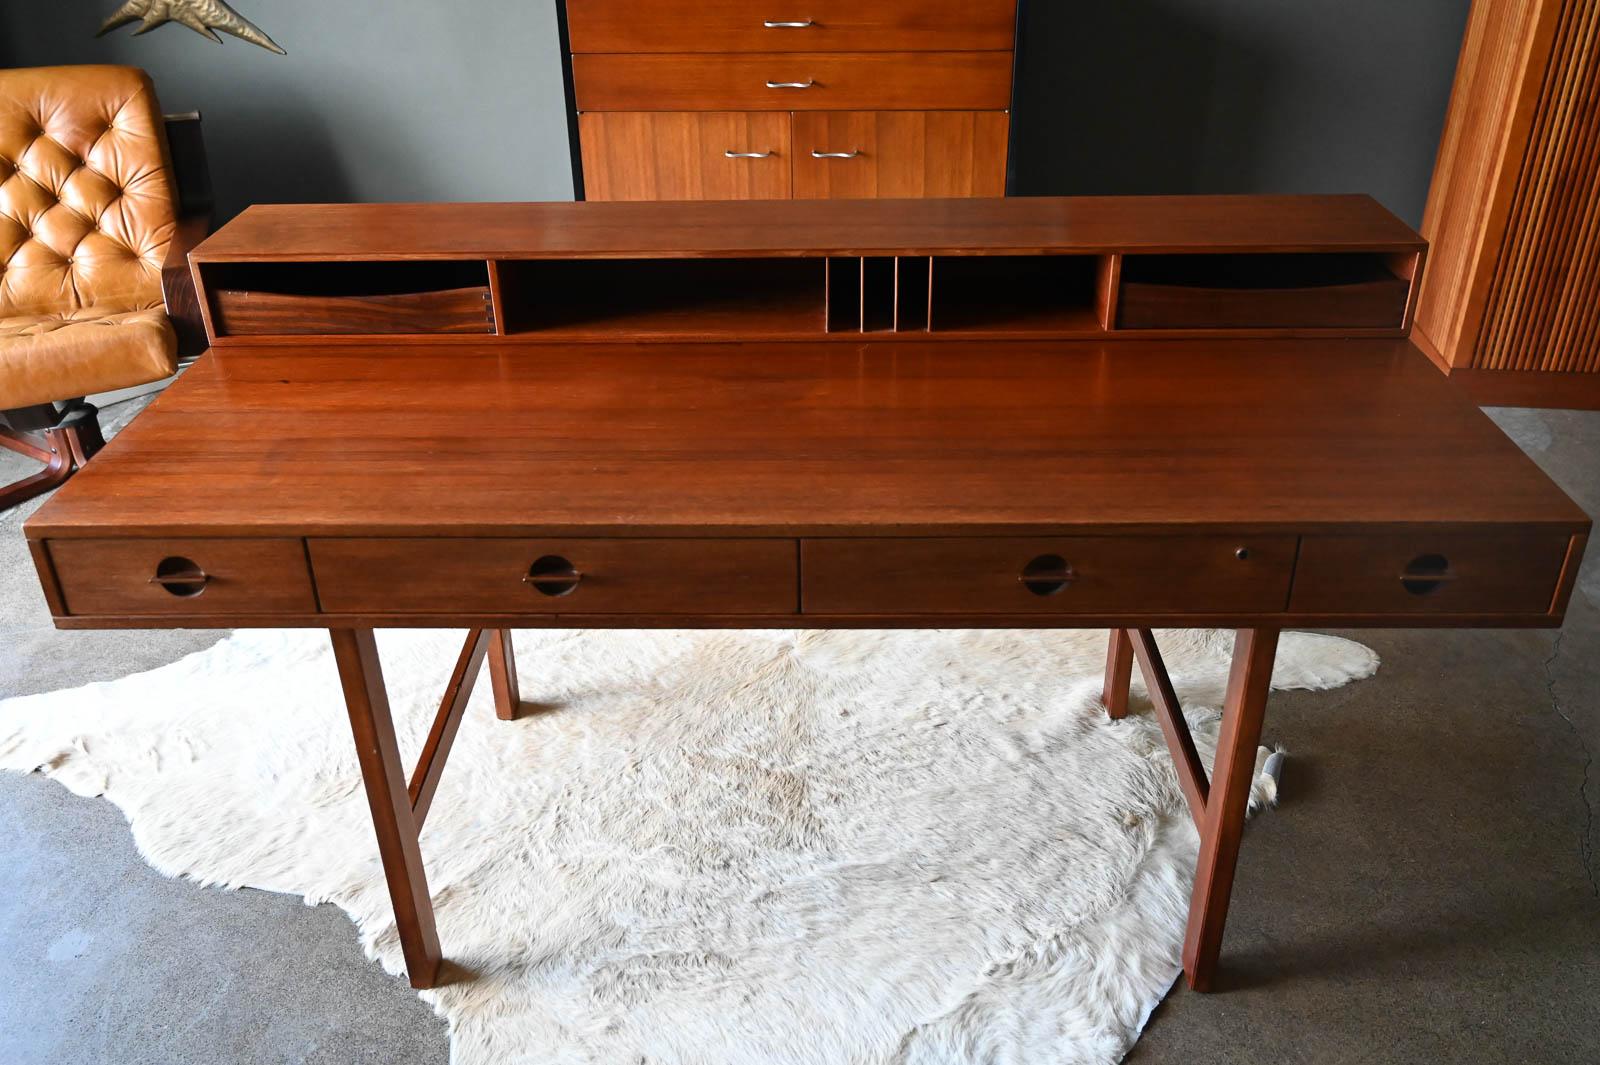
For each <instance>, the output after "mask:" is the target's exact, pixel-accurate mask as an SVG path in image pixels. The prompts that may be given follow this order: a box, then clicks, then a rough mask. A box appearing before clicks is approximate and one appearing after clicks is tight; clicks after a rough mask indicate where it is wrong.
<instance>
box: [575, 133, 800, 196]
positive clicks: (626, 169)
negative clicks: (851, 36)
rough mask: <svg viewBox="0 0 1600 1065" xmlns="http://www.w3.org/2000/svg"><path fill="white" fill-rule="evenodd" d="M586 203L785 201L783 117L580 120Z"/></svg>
mask: <svg viewBox="0 0 1600 1065" xmlns="http://www.w3.org/2000/svg"><path fill="white" fill-rule="evenodd" d="M578 128H579V130H580V131H581V133H582V140H583V170H584V183H585V189H584V191H585V195H587V196H588V198H589V199H591V200H786V199H788V198H789V175H790V131H789V114H788V113H787V112H761V111H747V112H678V111H646V112H613V111H595V112H589V113H586V114H583V115H579V116H578Z"/></svg>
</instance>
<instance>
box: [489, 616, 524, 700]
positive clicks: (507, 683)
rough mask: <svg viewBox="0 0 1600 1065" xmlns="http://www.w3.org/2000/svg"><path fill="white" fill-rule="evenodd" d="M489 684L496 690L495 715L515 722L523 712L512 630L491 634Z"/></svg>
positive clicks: (495, 631)
mask: <svg viewBox="0 0 1600 1065" xmlns="http://www.w3.org/2000/svg"><path fill="white" fill-rule="evenodd" d="M489 684H490V686H491V687H493V688H494V713H495V716H496V717H498V718H499V719H500V720H501V721H515V720H516V719H517V715H518V714H520V713H521V712H522V693H521V691H520V690H519V689H518V688H517V659H516V655H515V654H514V653H513V652H512V650H511V630H510V629H495V630H493V631H492V632H490V633H489Z"/></svg>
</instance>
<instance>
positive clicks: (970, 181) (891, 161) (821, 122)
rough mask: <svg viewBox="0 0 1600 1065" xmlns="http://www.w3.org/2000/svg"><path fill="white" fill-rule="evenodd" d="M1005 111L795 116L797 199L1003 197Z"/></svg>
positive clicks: (813, 113) (1004, 176)
mask: <svg viewBox="0 0 1600 1065" xmlns="http://www.w3.org/2000/svg"><path fill="white" fill-rule="evenodd" d="M1009 119H1010V116H1009V115H1007V114H1006V112H1004V111H836V112H824V111H812V112H796V113H795V115H794V141H793V144H794V149H793V150H794V196H795V198H796V199H833V200H840V199H855V198H873V197H931V196H1004V195H1005V191H1006V137H1007V131H1008V128H1009V125H1010V122H1009Z"/></svg>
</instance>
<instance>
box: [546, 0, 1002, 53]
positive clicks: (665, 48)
mask: <svg viewBox="0 0 1600 1065" xmlns="http://www.w3.org/2000/svg"><path fill="white" fill-rule="evenodd" d="M1016 19H1017V4H1016V0H870V2H864V0H806V2H805V3H798V2H796V0H771V3H764V4H752V3H750V0H650V2H649V3H640V2H639V0H567V26H568V32H569V34H570V36H571V44H572V50H573V51H574V52H778V51H809V52H828V51H832V52H886V51H887V52H895V51H907V52H909V51H953V50H961V51H980V50H984V51H990V50H996V51H1003V50H1006V49H1009V48H1011V46H1012V43H1013V41H1014V39H1015V36H1016ZM768 23H772V25H768ZM796 24H798V25H796Z"/></svg>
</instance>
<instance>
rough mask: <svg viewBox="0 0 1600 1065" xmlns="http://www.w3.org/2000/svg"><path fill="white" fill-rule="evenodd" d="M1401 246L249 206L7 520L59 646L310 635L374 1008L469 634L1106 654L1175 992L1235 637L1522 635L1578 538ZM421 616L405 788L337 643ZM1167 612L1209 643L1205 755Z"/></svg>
mask: <svg viewBox="0 0 1600 1065" xmlns="http://www.w3.org/2000/svg"><path fill="white" fill-rule="evenodd" d="M1423 254H1424V248H1423V246H1422V243H1421V242H1420V240H1419V239H1418V238H1417V237H1416V236H1415V234H1413V233H1411V232H1410V230H1408V229H1406V228H1405V227H1404V226H1403V225H1401V224H1400V223H1399V222H1397V221H1396V220H1394V219H1393V218H1392V217H1391V216H1389V215H1388V214H1387V213H1385V212H1383V211H1382V210H1381V209H1380V208H1378V207H1377V206H1376V205H1375V204H1374V203H1372V201H1370V200H1368V199H1365V198H1363V197H1314V198H1251V199H1212V198H1204V199H1140V200H1006V201H949V202H940V201H914V202H906V203H900V202H883V201H878V202H868V203H845V202H839V203H823V204H804V203H793V204H790V203H783V204H778V203H771V204H750V203H744V204H695V205H679V204H577V205H568V204H551V205H476V206H469V205H437V206H398V207H386V206H365V207H273V208H252V209H251V210H249V211H247V212H245V214H243V215H242V216H241V217H240V218H239V219H237V220H236V221H234V222H233V223H231V224H230V225H228V226H227V227H225V228H224V229H223V230H222V231H221V232H220V233H219V234H217V235H216V236H214V237H213V238H211V240H209V241H207V242H206V243H205V244H204V245H202V246H201V248H200V249H199V250H198V251H197V252H196V253H195V255H194V259H193V262H194V269H195V271H196V274H197V276H198V279H199V282H200V291H201V292H202V293H203V297H204V305H205V310H206V313H207V314H208V315H209V320H210V328H211V333H212V340H213V348H212V351H211V352H210V353H209V354H208V355H207V356H205V357H204V358H203V359H202V360H201V361H200V362H198V363H197V364H196V365H195V366H194V367H193V369H191V370H190V371H189V372H188V373H186V374H185V375H184V377H183V378H182V379H181V380H179V381H178V382H177V383H176V384H175V385H174V386H173V387H172V388H170V389H169V390H168V391H167V392H166V394H165V395H163V396H162V397H161V398H160V399H159V400H158V401H157V402H156V403H155V404H154V405H153V406H152V407H151V408H150V409H149V410H148V411H147V412H145V413H144V414H143V415H141V416H140V417H139V418H138V419H137V421H136V422H135V423H134V424H133V425H131V426H130V427H129V428H128V429H126V430H125V431H124V432H122V433H121V434H120V435H118V436H117V438H116V439H115V440H113V441H112V443H111V444H110V445H109V446H108V447H107V448H106V450H105V451H104V452H102V453H101V454H100V455H99V456H98V457H96V459H95V460H94V462H93V463H91V464H90V465H89V466H88V468H87V469H86V470H85V471H84V472H82V473H81V474H79V475H78V476H77V477H76V478H74V479H73V480H72V481H71V482H69V483H68V484H67V485H66V486H65V487H64V488H62V489H61V490H60V491H59V492H57V493H56V495H55V497H54V498H53V499H52V500H51V501H50V502H49V503H48V504H47V505H46V506H45V507H44V508H43V509H42V510H41V511H39V513H38V514H36V515H35V516H34V517H33V518H32V519H31V520H30V521H29V522H28V523H27V526H26V532H27V536H28V537H29V540H30V546H31V548H32V550H33V554H34V558H35V560H36V562H37V564H38V568H39V575H40V578H41V580H42V582H43V586H44V590H45V594H46V596H47V598H48V600H49V603H50V606H51V609H52V612H53V613H54V615H55V617H56V620H57V624H59V625H60V626H62V627H64V628H94V627H113V626H126V627H191V626H193V627H239V626H283V625H295V626H316V627H325V628H327V629H329V630H330V632H331V635H332V640H333V644H334V648H335V651H336V657H337V659H338V662H339V668H340V670H341V675H342V677H343V683H344V690H345V695H346V700H347V704H348V710H349V713H350V719H351V723H352V727H353V730H354V735H355V740H356V745H357V749H358V753H359V755H360V761H361V766H362V771H363V774H364V777H365V780H366V786H367V793H368V797H369V799H370V802H371V807H372V813H373V819H374V823H375V825H376V829H377V836H378V844H379V848H380V850H381V852H382V856H383V861H384V867H385V870H386V873H387V876H388V882H389V887H390V891H391V893H392V896H393V900H394V905H395V913H396V918H397V922H398V926H399V929H400V933H401V939H402V942H403V944H404V949H405V957H406V961H407V965H408V968H409V973H410V978H411V981H412V983H413V984H414V985H416V986H418V987H427V986H432V984H433V983H434V982H435V981H436V980H437V979H438V972H439V966H440V961H441V957H442V954H441V949H440V944H439V942H438V939H437V936H436V933H435V931H434V924H433V916H432V910H431V904H430V901H429V895H428V889H427V884H426V879H425V876H424V871H423V863H422V858H421V855H420V852H419V847H418V832H419V828H420V825H421V823H422V820H423V818H424V817H425V816H426V814H427V811H428V807H429V804H430V802H431V801H432V798H433V795H434V791H435V788H436V787H437V784H438V781H439V777H440V773H441V771H442V770H443V767H444V760H445V757H446V755H447V754H448V751H449V748H450V744H451V741H452V739H453V737H454V736H455V734H456V731H457V728H458V726H459V725H460V722H461V715H462V712H463V710H464V708H465V706H466V701H467V695H468V693H469V692H470V689H471V686H472V684H473V680H474V678H475V676H476V675H477V673H478V672H479V668H480V665H481V664H482V662H483V660H484V658H485V657H487V658H488V659H489V665H490V676H491V681H492V683H493V685H494V688H495V695H496V705H497V707H498V708H499V710H500V713H501V716H502V717H511V716H515V713H516V709H517V706H518V693H517V689H516V670H515V667H514V664H513V663H512V661H511V645H510V642H509V639H508V638H507V636H506V634H507V632H508V631H509V630H510V629H512V628H514V627H516V626H540V625H556V626H618V627H641V626H811V627H856V626H860V627H882V626H894V627H924V626H926V627H952V626H991V627H1028V626H1069V627H1101V626H1104V627H1109V628H1111V629H1112V630H1113V634H1112V638H1111V644H1110V648H1109V652H1108V660H1107V669H1106V685H1105V697H1106V703H1107V707H1108V710H1109V712H1110V713H1111V714H1112V715H1113V716H1120V715H1122V714H1124V713H1126V711H1127V700H1128V683H1129V677H1130V673H1131V669H1132V663H1133V662H1134V661H1135V660H1137V661H1138V662H1139V663H1140V665H1141V668H1142V669H1143V671H1144V674H1145V677H1146V679H1147V682H1148V687H1149V689H1150V692H1151V696H1152V700H1153V702H1154V704H1155V707H1156V711H1157V713H1158V716H1159V718H1160V720H1161V723H1162V725H1163V729H1164V731H1165V733H1166V735H1167V739H1168V741H1169V746H1170V747H1171V750H1172V753H1173V755H1174V758H1175V761H1176V765H1177V770H1178V775H1179V779H1180V781H1181V783H1182V785H1183V789H1184V792H1185V795H1186V796H1187V798H1188V800H1189V804H1190V806H1191V809H1192V812H1193V815H1194V818H1195V821H1196V824H1197V825H1198V826H1199V830H1200V836H1201V840H1202V844H1201V852H1200V858H1199V866H1198V871H1197V874H1196V883H1195V890H1194V899H1193V905H1192V909H1191V916H1190V922H1189V931H1188V937H1187V942H1186V945H1185V948H1184V964H1185V968H1186V970H1187V972H1188V976H1189V981H1190V983H1191V984H1192V985H1193V986H1195V987H1198V988H1205V987H1207V986H1208V985H1209V984H1210V982H1211V980H1212V976H1213V973H1214V971H1215V967H1216V961H1217V956H1218V952H1219V948H1220V944H1221V938H1222V929H1223V920H1224V917H1225V914H1226V910H1227V904H1228V897H1229V892H1230V888H1231V885H1232V878H1233V871H1234V865H1235V861H1236V858H1237V854H1238V849H1239V842H1240V834H1241V830H1242V826H1243V822H1244V813H1245V805H1246V800H1247V796H1248V791H1249V786H1250V782H1251V778H1252V775H1253V766H1254V755H1255V750H1256V746H1257V741H1258V739H1259V737H1260V734H1261V726H1262V718H1263V713H1264V709H1265V704H1266V695H1267V689H1268V680H1269V676H1270V673H1271V666H1272V661H1273V655H1274V650H1275V646H1276V643H1277V636H1278V632H1279V630H1280V629H1281V628H1282V627H1284V626H1288V625H1324V626H1333V625H1337V626H1405V627H1411V626H1427V625H1437V626H1474V625H1476V626H1508V625H1524V626H1531V625H1544V626H1553V625H1558V624H1559V623H1560V621H1561V618H1562V614H1563V611H1564V610H1565V606H1566V599H1567V596H1568V595H1569V593H1570V591H1571V588H1572V585H1573V581H1574V578H1575V575H1576V571H1577V567H1578V563H1579V560H1580V557H1581V555H1582V551H1583V546H1584V542H1585V540H1586V537H1587V534H1588V530H1589V524H1590V523H1589V520H1588V518H1587V517H1585V515H1584V514H1583V512H1582V511H1580V510H1579V508H1578V507H1577V506H1576V505H1575V504H1573V503H1572V502H1571V501H1570V500H1569V499H1567V498H1566V496H1564V495H1563V494H1562V493H1561V492H1560V491H1559V490H1558V489H1557V488H1556V487H1555V486H1554V485H1553V484H1552V483H1551V482H1550V481H1549V480H1548V479H1546V478H1545V477H1544V475H1543V474H1542V473H1540V472H1539V470H1538V469H1537V468H1536V467H1535V466H1534V465H1533V463H1532V462H1531V461H1529V460H1528V459H1527V458H1526V457H1524V456H1523V455H1522V454H1521V453H1520V452H1519V451H1518V450H1517V448H1516V447H1515V446H1514V445H1513V444H1512V443H1511V442H1510V441H1509V440H1507V439H1506V437H1505V436H1503V435H1502V434H1501V433H1500V432H1499V430H1498V429H1496V428H1495V426H1494V425H1493V424H1492V423H1491V422H1490V421H1489V419H1488V418H1486V417H1485V416H1484V415H1483V414H1482V413H1480V412H1479V411H1478V410H1477V409H1475V408H1474V407H1473V406H1472V405H1471V404H1470V403H1468V402H1467V401H1466V400H1465V399H1464V398H1462V397H1461V396H1459V395H1457V394H1456V392H1455V391H1454V388H1453V386H1451V385H1450V384H1449V383H1448V382H1447V381H1446V380H1445V378H1443V377H1442V376H1441V375H1440V374H1439V373H1438V372H1437V371H1436V370H1435V369H1434V368H1433V367H1432V366H1431V365H1429V364H1428V362H1427V361H1426V359H1425V358H1424V357H1423V356H1422V355H1421V354H1419V353H1418V352H1417V351H1416V350H1415V349H1414V348H1412V347H1411V345H1410V344H1409V343H1408V342H1407V340H1406V339H1405V334H1406V331H1407V328H1408V325H1409V314H1410V306H1411V298H1412V293H1413V291H1414V288H1415V282H1416V280H1417V277H1418V273H1419V271H1420V268H1421V260H1422V257H1423ZM383 334H387V335H383ZM422 625H425V626H435V625H449V626H461V627H467V628H469V629H470V632H469V634H468V637H467V639H466V642H465V646H464V647H463V649H462V652H461V656H460V659H459V661H458V663H457V665H456V668H455V671H454V673H453V675H452V676H451V677H450V678H449V680H448V682H447V683H446V686H445V694H444V698H443V700H442V703H441V706H440V711H439V715H438V718H437V720H436V722H435V724H434V727H433V731H432V733H431V735H430V736H429V738H428V741H427V743H426V745H425V748H424V751H423V755H422V759H421V763H420V764H419V765H418V767H417V768H416V770H415V772H414V774H413V775H412V776H411V777H410V779H409V780H408V778H407V776H406V774H405V771H404V767H403V766H402V765H401V764H400V760H399V753H398V750H397V745H396V742H395V735H394V727H393V724H392V721H391V719H390V715H389V709H388V704H387V700H386V696H385V692H384V686H383V679H382V674H381V670H380V666H379V662H378V658H377V653H376V649H375V645H374V642H373V638H372V630H373V629H374V628H375V627H383V626H422ZM1183 626H1205V627H1211V626H1224V627H1229V628H1234V629H1237V630H1239V635H1238V638H1237V642H1236V649H1235V654H1234V661H1233V668H1232V675H1231V677H1230V679H1229V684H1228V691H1227V696H1226V705H1225V708H1224V717H1223V723H1222V734H1221V742H1220V745H1219V751H1218V754H1217V758H1216V762H1215V765H1214V766H1213V767H1212V771H1211V772H1210V773H1209V774H1208V773H1207V772H1206V770H1205V768H1204V766H1203V765H1202V764H1201V762H1200V759H1199V757H1198V756H1197V754H1196V752H1195V747H1194V744H1193V742H1192V739H1191V737H1190V735H1189V732H1188V729H1187V727H1186V726H1185V724H1184V721H1183V716H1182V714H1181V712H1180V711H1179V708H1178V705H1177V700H1176V698H1175V696H1174V695H1173V692H1172V687H1171V684H1170V683H1169V682H1168V679H1167V676H1166V671H1165V669H1164V667H1163V666H1162V663H1161V657H1160V652H1159V649H1158V648H1157V646H1156V643H1155V640H1154V639H1153V637H1152V636H1151V630H1152V629H1153V628H1155V627H1183ZM530 668H531V669H532V670H533V671H537V668H538V666H537V663H532V664H530ZM444 946H445V947H446V948H448V946H449V945H448V944H445V945H444Z"/></svg>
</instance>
